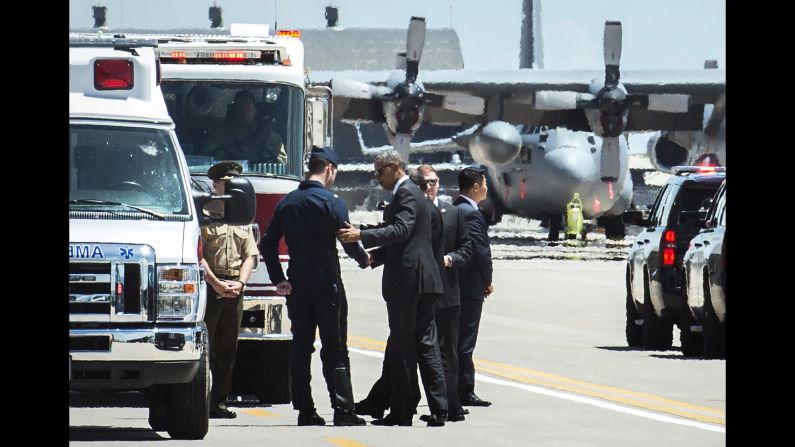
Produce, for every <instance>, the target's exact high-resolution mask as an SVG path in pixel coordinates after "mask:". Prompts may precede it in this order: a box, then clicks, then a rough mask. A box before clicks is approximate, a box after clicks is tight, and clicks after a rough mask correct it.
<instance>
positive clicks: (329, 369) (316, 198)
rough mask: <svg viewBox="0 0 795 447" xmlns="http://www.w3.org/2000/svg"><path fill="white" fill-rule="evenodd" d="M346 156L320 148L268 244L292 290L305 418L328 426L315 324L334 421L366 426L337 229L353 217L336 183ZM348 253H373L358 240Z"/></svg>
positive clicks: (275, 267)
mask: <svg viewBox="0 0 795 447" xmlns="http://www.w3.org/2000/svg"><path fill="white" fill-rule="evenodd" d="M337 163H339V157H338V155H337V153H336V152H335V151H334V150H333V149H332V148H330V147H326V148H318V147H313V148H312V154H311V156H310V159H309V161H308V163H307V165H308V166H307V167H308V168H309V172H308V173H307V179H306V180H304V181H302V182H301V184H300V185H299V186H298V189H297V190H295V191H292V192H291V193H289V194H287V196H286V197H284V199H282V200H281V201H280V202H279V203H278V205H276V210H275V211H274V213H273V218H272V219H271V222H270V224H269V225H268V229H267V230H266V232H265V235H264V236H263V239H262V242H261V243H260V247H261V250H262V255H263V258H264V259H265V265H266V266H267V268H268V274H269V275H270V278H271V280H272V281H273V283H274V284H276V293H278V294H279V295H284V296H287V313H288V316H289V317H290V322H291V330H292V333H293V342H292V350H291V359H290V365H291V370H290V374H291V378H292V400H293V408H294V409H296V410H298V425H325V423H326V421H325V420H324V419H323V418H322V417H320V416H319V415H318V414H317V411H316V409H315V404H314V401H313V400H312V389H311V386H310V380H311V377H312V376H311V373H310V367H311V361H312V352H314V350H315V348H314V342H315V331H316V330H319V332H320V340H321V343H322V345H323V347H322V348H321V349H320V359H321V361H322V362H323V377H324V378H325V379H326V385H327V387H328V390H329V397H330V399H331V406H332V408H334V425H337V426H340V425H342V426H346V425H348V426H349V425H365V421H364V419H362V418H359V417H358V416H356V415H355V414H353V408H354V400H353V389H352V386H351V373H350V359H349V357H348V346H347V332H348V301H347V298H346V296H345V288H344V287H343V284H342V276H341V273H340V265H339V257H338V255H337V245H336V244H337V240H336V237H335V232H336V231H337V230H338V229H340V228H343V227H344V226H345V225H346V223H347V222H348V221H349V219H348V210H347V208H346V207H345V203H344V202H343V201H342V200H341V199H340V198H339V197H337V196H336V195H334V194H332V193H331V191H329V189H328V188H330V187H331V186H332V185H333V184H334V180H335V179H336V176H337ZM282 235H284V239H285V242H286V243H287V249H288V252H289V254H290V261H289V266H288V268H287V276H288V277H285V276H284V271H283V270H282V266H281V263H280V262H279V254H278V245H279V240H280V239H281V237H282ZM343 248H344V249H345V252H346V253H347V254H348V256H350V257H351V258H353V259H355V260H356V261H357V262H358V263H359V267H361V268H366V267H367V265H368V264H369V256H368V254H367V252H365V251H364V248H362V246H361V245H360V244H358V243H355V242H353V243H343Z"/></svg>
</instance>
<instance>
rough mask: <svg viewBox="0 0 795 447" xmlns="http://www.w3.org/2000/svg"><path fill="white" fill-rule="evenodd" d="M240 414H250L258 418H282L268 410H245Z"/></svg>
mask: <svg viewBox="0 0 795 447" xmlns="http://www.w3.org/2000/svg"><path fill="white" fill-rule="evenodd" d="M240 412H241V413H246V414H250V415H252V416H258V417H262V418H280V417H284V416H282V415H280V414H278V413H274V412H272V411H268V410H262V409H260V408H247V409H245V410H240Z"/></svg>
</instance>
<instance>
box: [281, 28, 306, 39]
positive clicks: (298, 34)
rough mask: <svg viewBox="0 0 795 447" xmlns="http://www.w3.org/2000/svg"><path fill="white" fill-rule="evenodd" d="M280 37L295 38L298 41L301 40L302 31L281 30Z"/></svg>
mask: <svg viewBox="0 0 795 447" xmlns="http://www.w3.org/2000/svg"><path fill="white" fill-rule="evenodd" d="M279 35H280V36H283V37H295V38H297V39H300V38H301V31H298V30H297V29H280V30H279Z"/></svg>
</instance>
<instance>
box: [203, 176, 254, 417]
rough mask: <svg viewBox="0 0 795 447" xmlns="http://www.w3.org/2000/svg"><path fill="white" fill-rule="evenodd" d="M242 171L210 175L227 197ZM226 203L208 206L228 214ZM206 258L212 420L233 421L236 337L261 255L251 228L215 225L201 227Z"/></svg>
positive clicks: (221, 192)
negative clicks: (232, 181)
mask: <svg viewBox="0 0 795 447" xmlns="http://www.w3.org/2000/svg"><path fill="white" fill-rule="evenodd" d="M242 172H243V167H242V166H240V163H237V162H234V161H223V162H220V163H217V164H215V165H214V166H212V167H211V168H210V169H209V170H208V171H207V176H208V177H210V179H211V180H212V181H213V190H214V192H215V194H223V193H224V190H225V187H226V180H227V179H231V178H234V177H237V176H239V175H240V174H241V173H242ZM223 205H224V204H223V202H213V203H212V204H211V205H209V206H208V207H207V208H208V209H210V210H211V213H210V214H211V215H213V214H217V215H221V216H222V215H223ZM201 238H202V245H201V246H202V254H203V257H202V260H201V264H202V266H204V270H205V272H206V280H207V285H208V286H210V287H208V288H207V309H206V311H205V317H204V321H205V323H206V324H207V333H208V334H209V340H210V369H211V370H212V373H213V387H212V390H211V391H210V417H211V418H218V419H234V418H235V417H237V415H236V414H235V412H234V411H231V410H229V409H228V408H226V400H227V398H228V395H229V390H230V389H231V387H232V377H233V372H234V367H235V355H236V354H237V336H238V332H239V331H240V320H241V318H242V316H243V296H244V292H245V289H246V281H248V278H249V276H251V272H252V270H253V269H254V259H255V257H256V256H258V255H259V251H257V243H256V241H255V239H254V232H253V230H252V229H251V226H250V225H249V226H233V225H226V224H210V225H208V226H206V227H202V230H201Z"/></svg>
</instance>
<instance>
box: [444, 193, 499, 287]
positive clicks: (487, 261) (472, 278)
mask: <svg viewBox="0 0 795 447" xmlns="http://www.w3.org/2000/svg"><path fill="white" fill-rule="evenodd" d="M453 205H455V206H457V207H458V209H459V210H460V212H462V213H464V220H465V222H466V227H467V231H469V238H470V239H471V240H472V260H471V261H470V262H469V263H468V264H465V265H464V266H463V267H461V268H460V269H459V271H458V285H459V286H460V287H461V300H462V301H463V300H468V299H472V300H481V301H482V300H483V298H484V296H485V290H486V287H488V286H490V285H491V273H492V266H491V246H490V241H489V232H488V229H489V227H488V225H486V220H485V219H484V218H483V215H482V214H481V213H480V211H479V210H478V209H477V208H473V207H472V204H470V203H469V202H467V200H466V199H465V198H463V197H460V196H459V197H458V198H457V199H455V202H453Z"/></svg>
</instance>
